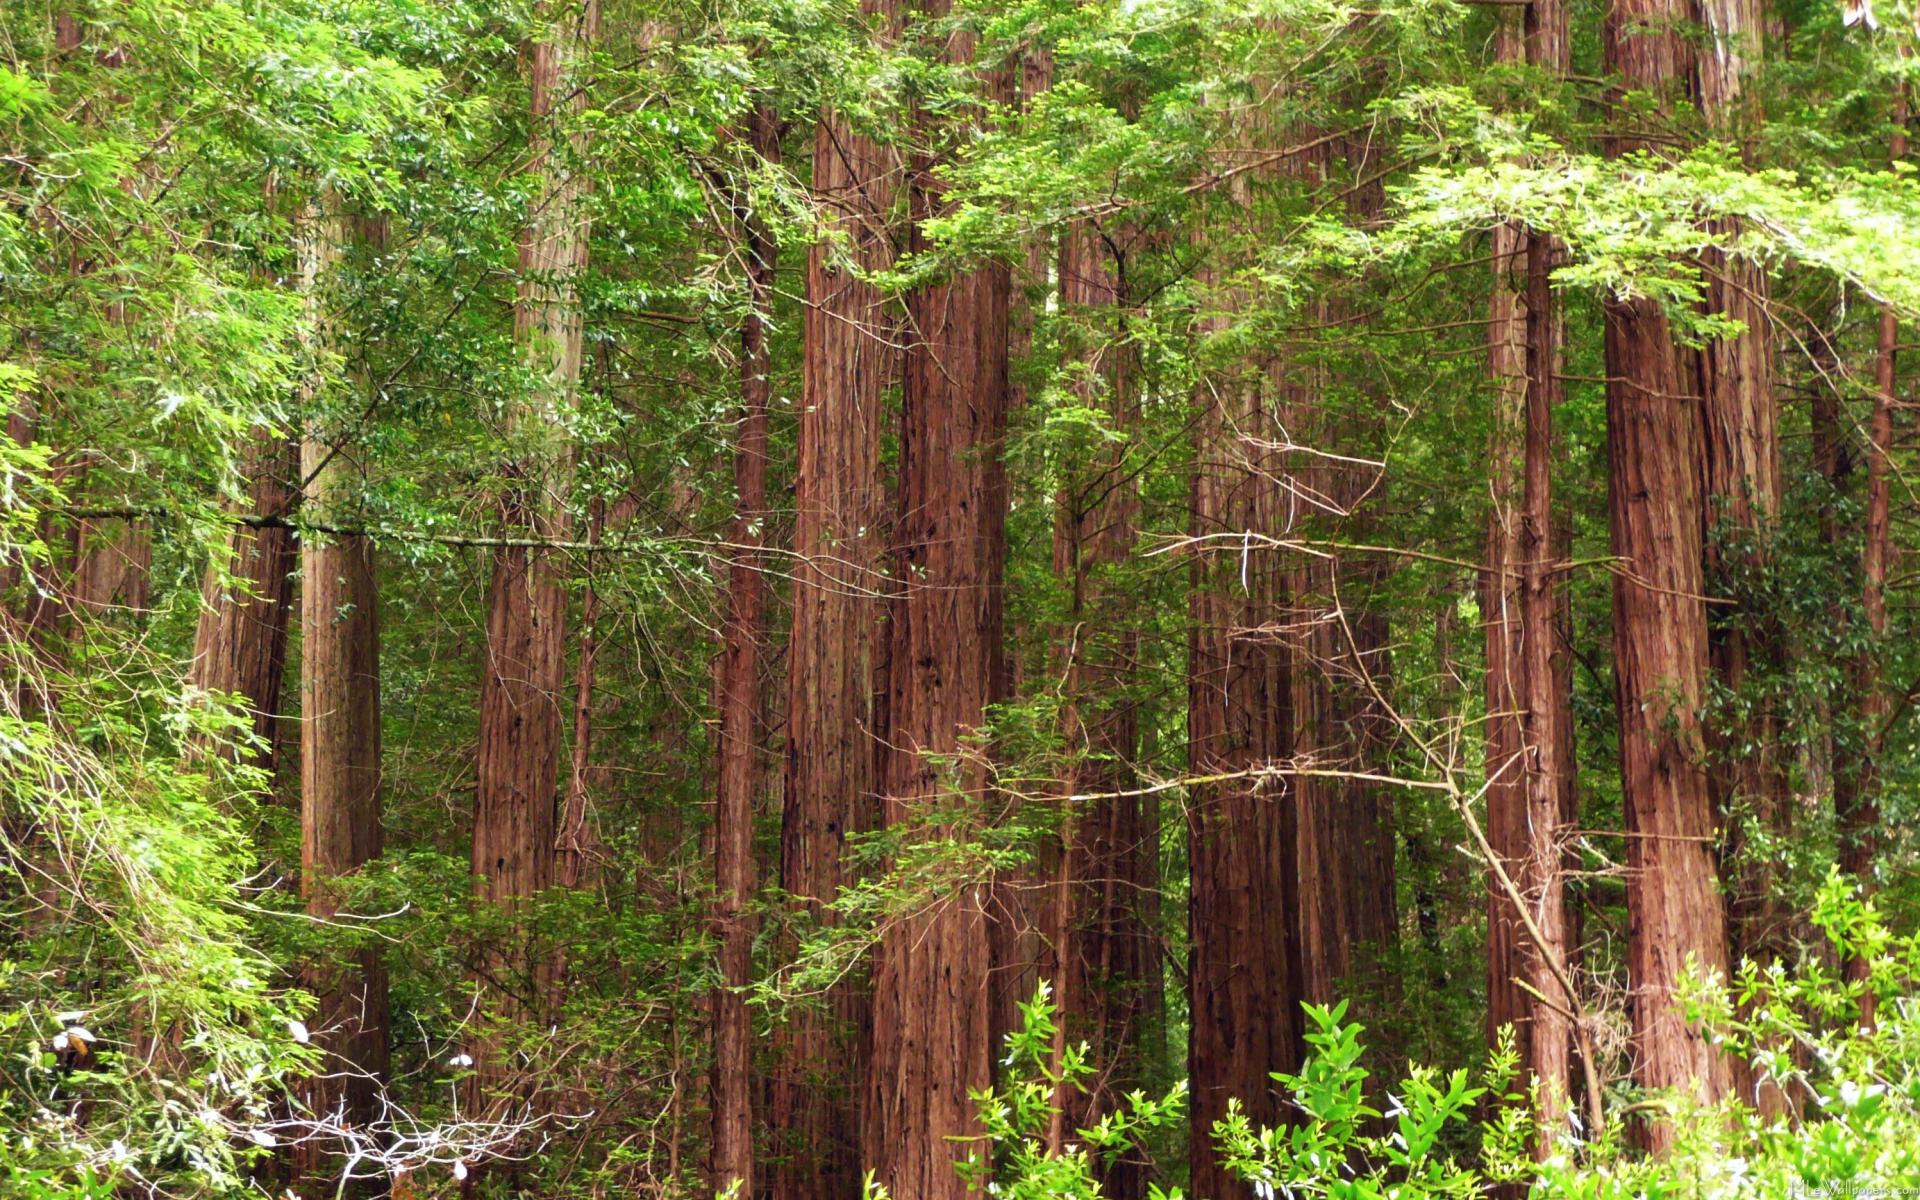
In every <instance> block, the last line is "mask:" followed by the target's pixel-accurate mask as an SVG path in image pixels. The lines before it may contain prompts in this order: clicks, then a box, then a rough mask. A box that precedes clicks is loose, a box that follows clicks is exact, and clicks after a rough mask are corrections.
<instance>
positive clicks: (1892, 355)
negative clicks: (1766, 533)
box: [1834, 87, 1907, 1024]
mask: <svg viewBox="0 0 1920 1200" xmlns="http://www.w3.org/2000/svg"><path fill="white" fill-rule="evenodd" d="M1894 121H1895V132H1894V135H1893V141H1892V144H1891V145H1890V146H1889V147H1888V152H1889V155H1888V156H1889V157H1890V158H1891V159H1892V160H1893V161H1895V162H1898V161H1900V160H1901V159H1903V158H1905V157H1906V155H1907V134H1906V121H1907V96H1906V91H1905V89H1904V87H1903V88H1902V90H1901V92H1900V94H1899V96H1898V98H1897V100H1896V101H1895V108H1894ZM1879 332H1880V338H1879V346H1878V347H1877V349H1878V353H1877V354H1876V355H1875V358H1874V368H1873V412H1872V415H1871V416H1870V417H1869V418H1868V422H1867V440H1868V442H1869V443H1870V444H1869V446H1868V448H1867V530H1866V541H1865V543H1864V544H1863V545H1862V547H1861V550H1860V607H1861V609H1862V611H1863V612H1864V613H1865V614H1866V618H1867V634H1868V640H1867V645H1866V648H1865V649H1863V650H1862V651H1861V652H1860V655H1859V658H1858V660H1857V662H1856V663H1855V666H1854V671H1853V691H1854V695H1855V696H1856V697H1857V702H1858V704H1859V706H1860V742H1861V745H1860V758H1859V764H1858V766H1857V767H1852V768H1849V770H1850V771H1851V772H1852V773H1853V774H1854V776H1855V777H1854V778H1853V779H1851V780H1850V781H1849V783H1848V786H1847V788H1846V789H1845V795H1844V797H1843V795H1842V792H1841V790H1840V789H1839V788H1837V787H1836V789H1835V806H1834V807H1835V813H1834V816H1835V818H1836V819H1837V820H1838V822H1839V824H1840V869H1841V870H1843V871H1845V872H1847V873H1848V874H1850V875H1852V876H1853V877H1854V878H1855V879H1856V880H1858V881H1859V883H1860V886H1861V887H1862V888H1863V889H1864V890H1866V891H1868V892H1872V891H1873V890H1874V888H1875V886H1876V880H1875V868H1874V859H1875V857H1876V855H1877V853H1878V849H1879V837H1878V832H1877V831H1878V827H1879V824H1880V794H1879V793H1880V779H1879V760H1880V752H1881V750H1882V748H1883V743H1884V742H1885V739H1886V732H1887V731H1886V724H1887V719H1888V716H1889V714H1890V713H1891V712H1892V709H1893V702H1892V697H1891V696H1889V695H1888V694H1887V690H1886V685H1885V684H1884V682H1883V681H1882V680H1881V677H1880V657H1879V656H1880V655H1881V654H1882V653H1883V650H1882V647H1883V645H1884V643H1885V639H1886V636H1887V569H1888V567H1889V566H1890V565H1891V560H1892V557H1893V540H1892V538H1893V528H1892V512H1891V500H1892V496H1891V485H1892V478H1893V464H1892V453H1893V406H1894V396H1893V388H1894V381H1895V368H1896V367H1897V365H1898V363H1897V361H1896V353H1897V347H1898V346H1899V341H1900V323H1899V320H1898V318H1897V317H1896V316H1895V315H1894V310H1893V309H1892V307H1891V306H1887V307H1883V308H1882V309H1881V310H1880V331H1879ZM1838 774H1839V772H1836V775H1838ZM1843 799H1844V801H1845V802H1844V804H1843V803H1842V800H1843ZM1867 969H1868V964H1867V962H1866V960H1864V959H1862V958H1858V957H1855V958H1850V959H1848V960H1847V967H1846V971H1847V978H1848V979H1849V980H1853V981H1864V980H1865V979H1866V977H1867ZM1874 1009H1875V997H1874V996H1873V995H1872V994H1871V993H1869V992H1866V991H1863V992H1862V993H1861V996H1860V1017H1861V1020H1862V1021H1863V1022H1865V1023H1867V1024H1871V1023H1873V1021H1874Z"/></svg>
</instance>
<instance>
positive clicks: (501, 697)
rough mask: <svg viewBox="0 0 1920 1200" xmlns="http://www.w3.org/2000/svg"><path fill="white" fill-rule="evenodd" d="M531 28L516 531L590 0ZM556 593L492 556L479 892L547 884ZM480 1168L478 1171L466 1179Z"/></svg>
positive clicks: (573, 185) (549, 401) (503, 985)
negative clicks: (531, 186)
mask: <svg viewBox="0 0 1920 1200" xmlns="http://www.w3.org/2000/svg"><path fill="white" fill-rule="evenodd" d="M543 16H544V18H545V19H546V20H547V21H548V25H547V27H546V29H545V31H544V36H543V38H542V40H540V41H538V42H535V43H533V44H532V45H531V46H530V47H529V48H528V52H527V56H526V57H527V61H528V76H529V83H530V86H531V104H532V116H533V154H532V157H531V159H530V161H529V164H528V166H527V168H526V169H527V170H528V171H529V172H530V173H531V174H532V175H533V176H534V178H535V180H536V188H535V192H536V194H535V196H534V199H533V202H532V204H533V207H532V209H531V213H530V216H529V218H528V221H527V224H526V225H525V227H524V228H523V229H522V230H521V235H520V254H519V268H520V283H519V295H518V299H517V302H516V304H515V308H514V337H515V340H516V341H517V342H519V344H520V345H521V347H522V348H523V349H524V351H525V353H526V355H527V360H528V364H529V366H530V367H531V368H532V370H533V371H534V372H535V374H536V375H537V376H538V377H539V382H538V383H537V384H535V385H534V387H533V389H532V393H531V394H530V395H528V396H526V397H525V398H523V399H522V400H521V401H520V402H519V404H518V405H517V406H516V407H515V408H514V409H513V410H512V411H510V412H509V413H508V415H507V429H506V433H507V436H508V438H509V440H510V445H511V449H510V457H509V458H508V461H507V462H506V463H505V464H504V471H503V473H504V475H505V476H506V478H507V480H508V485H507V490H506V493H505V495H503V496H502V498H501V518H502V526H503V528H504V529H506V530H507V531H508V532H509V533H512V534H513V535H515V536H517V537H521V538H531V539H536V540H539V539H562V538H565V537H566V536H567V532H568V529H569V515H568V509H567V501H568V492H569V483H570V479H571V473H572V470H571V468H572V458H571V445H570V442H569V440H568V439H567V437H566V435H565V432H564V417H565V414H566V413H567V412H568V410H570V409H571V408H572V406H573V404H574V402H575V394H576V392H577V390H578V387H579V381H580V365H581V363H580V351H581V322H580V308H579V292H578V277H579V275H580V274H581V273H582V272H583V271H584V270H585V269H586V256H587V218H586V214H585V211H584V207H583V200H584V197H585V189H586V182H585V179H584V178H583V177H582V176H581V175H580V174H579V173H578V170H577V166H578V164H577V162H576V161H570V160H577V159H578V158H579V156H580V155H581V154H583V153H584V150H585V144H584V135H582V134H579V133H577V132H576V133H574V134H573V136H572V144H571V145H570V146H566V147H562V146H561V145H560V144H559V142H558V139H559V138H560V137H562V136H563V135H564V134H565V133H566V130H565V128H564V126H565V123H566V122H567V120H568V119H569V118H570V117H573V116H577V115H578V114H579V113H580V112H581V111H583V109H584V106H585V101H586V96H585V92H584V89H583V88H582V87H581V86H580V79H579V75H578V72H579V71H580V69H581V68H582V67H583V65H584V61H585V57H586V54H587V51H588V48H589V47H590V46H591V44H592V40H593V37H594V35H595V33H596V29H597V25H598V20H599V6H598V0H584V3H582V4H580V5H578V6H575V5H573V4H571V3H567V4H555V5H552V6H550V7H549V8H548V9H547V10H546V12H545V13H544V14H543ZM566 617H567V604H566V591H565V589H564V587H563V586H562V581H561V577H560V564H559V562H558V560H557V558H556V556H555V554H554V553H553V552H550V551H546V550H541V549H536V548H528V547H524V546H512V547H502V548H499V549H497V550H495V551H494V553H493V575H492V581H491V583H490V585H489V588H488V593H487V644H486V660H485V670H484V674H483V676H482V679H481V688H480V740H479V747H478V755H477V758H476V763H475V789H474V813H473V850H472V871H473V875H474V891H475V895H476V897H477V898H478V899H480V900H483V901H486V902H489V903H493V904H497V905H501V906H503V907H505V908H508V909H511V908H513V907H514V906H515V905H516V904H517V903H518V902H519V901H521V900H524V899H526V898H528V897H531V896H533V895H535V894H536V893H538V892H540V891H541V890H543V889H545V888H546V887H548V886H550V885H551V884H552V883H553V871H554V793H555V789H556V786H557V783H558V774H559V761H560V730H561V714H562V713H563V711H564V706H565V704H566V699H565V695H564V693H565V686H566V683H565V677H566V647H565V636H566ZM543 961H544V960H543V958H542V956H539V955H529V954H527V953H526V952H525V951H524V950H514V951H503V952H497V953H495V954H494V955H492V956H490V958H489V961H487V962H486V963H485V964H483V967H482V971H481V974H482V978H483V980H484V979H486V978H489V977H490V978H491V979H492V980H493V981H494V982H495V984H496V985H497V988H498V989H499V990H496V991H495V992H494V993H493V994H492V995H490V996H489V998H488V1005H489V1009H490V1011H491V1012H492V1014H493V1015H494V1016H495V1017H496V1018H498V1019H502V1020H517V1019H519V1018H520V1017H521V1016H522V1015H523V1008H524V999H523V998H526V997H534V996H538V995H539V994H540V990H541V989H540V983H539V980H537V979H536V978H535V976H537V975H538V974H539V973H540V968H541V966H542V962H543ZM474 1058H475V1059H476V1060H477V1062H476V1073H475V1076H474V1085H475V1086H474V1090H473V1096H472V1099H473V1106H474V1107H475V1108H476V1109H478V1108H481V1107H483V1106H484V1105H486V1104H487V1103H488V1102H489V1099H490V1098H489V1095H488V1093H490V1092H493V1091H497V1090H498V1089H499V1088H500V1085H501V1084H502V1083H503V1082H504V1080H505V1079H506V1076H507V1064H506V1063H505V1062H504V1061H502V1059H501V1056H500V1054H499V1051H498V1048H497V1046H496V1045H493V1044H491V1039H484V1038H483V1039H480V1040H479V1041H477V1043H476V1045H475V1052H474ZM476 1178H477V1176H476Z"/></svg>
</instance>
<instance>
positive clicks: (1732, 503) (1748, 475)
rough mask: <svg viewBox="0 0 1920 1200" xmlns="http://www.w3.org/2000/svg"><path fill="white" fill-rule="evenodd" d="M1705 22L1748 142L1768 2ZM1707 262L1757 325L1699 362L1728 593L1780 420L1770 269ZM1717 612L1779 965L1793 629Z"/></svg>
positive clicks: (1754, 522) (1723, 100)
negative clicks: (1760, 837)
mask: <svg viewBox="0 0 1920 1200" xmlns="http://www.w3.org/2000/svg"><path fill="white" fill-rule="evenodd" d="M1700 16H1701V19H1702V23H1703V24H1704V25H1705V26H1706V31H1707V34H1708V36H1709V38H1710V40H1711V45H1710V46H1709V47H1708V49H1709V50H1710V51H1711V52H1710V53H1705V54H1701V55H1700V56H1699V57H1698V59H1697V61H1696V74H1697V77H1698V78H1697V83H1698V93H1699V99H1700V108H1701V111H1702V114H1703V115H1704V116H1705V117H1706V119H1707V122H1708V124H1709V125H1710V126H1711V127H1712V128H1713V129H1714V131H1715V132H1716V133H1717V134H1719V135H1720V136H1722V137H1727V138H1733V139H1739V138H1742V137H1744V136H1746V135H1747V134H1748V132H1749V131H1748V129H1747V128H1746V126H1747V125H1748V123H1749V121H1750V120H1751V118H1752V117H1753V116H1754V115H1755V107H1756V106H1755V105H1754V103H1753V102H1752V100H1751V99H1750V98H1749V97H1748V95H1747V83H1748V78H1749V76H1750V75H1751V74H1752V73H1753V71H1754V70H1756V68H1757V65H1758V61H1759V57H1760V52H1761V24H1760V22H1761V15H1760V5H1759V4H1758V3H1756V2H1755V0H1701V3H1700ZM1718 231H1719V232H1720V233H1721V234H1722V235H1723V236H1727V237H1732V236H1735V235H1737V234H1738V232H1739V223H1738V222H1735V221H1726V222H1721V223H1719V225H1718ZM1703 257H1704V261H1705V265H1706V269H1707V294H1706V301H1705V309H1706V311H1707V312H1708V313H1712V314H1721V315H1724V316H1726V317H1730V318H1732V319H1734V320H1737V321H1739V322H1741V323H1742V324H1743V325H1744V326H1745V328H1744V329H1743V330H1742V331H1741V332H1739V333H1736V334H1734V335H1732V336H1730V337H1726V338H1722V339H1719V340H1717V341H1714V342H1712V343H1709V344H1708V345H1707V346H1705V347H1704V348H1703V349H1702V350H1701V351H1700V353H1699V355H1698V357H1697V362H1698V367H1699V375H1700V398H1701V406H1702V407H1701V411H1702V416H1703V419H1704V422H1705V426H1704V432H1705V438H1704V441H1703V443H1702V449H1703V450H1704V451H1705V477H1706V492H1707V502H1708V506H1709V507H1708V512H1707V518H1708V529H1709V532H1710V534H1711V536H1710V537H1709V540H1708V543H1707V581H1708V588H1709V590H1710V591H1712V592H1713V593H1714V594H1716V595H1726V594H1728V593H1730V592H1734V591H1737V583H1738V578H1739V576H1741V575H1742V574H1756V573H1759V572H1762V571H1764V570H1765V569H1766V567H1767V563H1768V559H1769V554H1768V551H1767V549H1766V544H1767V539H1768V537H1769V536H1770V530H1771V527H1772V525H1773V523H1774V521H1775V520H1776V519H1777V517H1778V515H1779V511H1780V433H1779V413H1778V407H1777V404H1776V401H1775V399H1774V395H1773V335H1772V319H1771V317H1770V315H1769V313H1768V304H1767V299H1768V295H1767V293H1768V285H1767V273H1766V271H1765V270H1764V269H1762V268H1761V267H1760V266H1758V265H1757V264H1754V263H1749V262H1746V261H1744V260H1740V259H1735V258H1731V257H1729V256H1727V255H1724V254H1721V253H1718V252H1712V251H1710V252H1708V253H1707V254H1705V255H1704V256H1703ZM1729 543H1731V544H1729ZM1709 617H1710V618H1712V619H1711V620H1710V623H1709V627H1708V639H1709V641H1708V654H1709V660H1710V662H1711V664H1712V667H1713V671H1714V676H1715V678H1717V679H1718V680H1719V681H1720V683H1721V685H1722V687H1723V688H1724V689H1726V691H1727V692H1728V693H1730V694H1732V695H1735V696H1740V697H1741V698H1742V702H1741V703H1740V704H1738V705H1737V707H1736V709H1735V713H1734V714H1733V715H1731V716H1730V717H1728V718H1727V719H1726V720H1723V721H1718V722H1716V723H1715V725H1716V728H1715V729H1713V730H1712V731H1711V732H1712V737H1711V740H1710V742H1709V745H1710V747H1711V748H1712V750H1713V752H1714V756H1715V758H1716V759H1717V760H1718V762H1717V764H1716V769H1715V770H1714V771H1713V772H1712V773H1711V775H1710V778H1709V783H1710V784H1711V786H1712V787H1713V790H1714V811H1715V812H1716V813H1717V814H1718V815H1719V816H1720V818H1721V820H1722V822H1723V825H1724V836H1725V853H1726V859H1727V865H1728V866H1729V867H1730V868H1731V875H1730V887H1731V895H1730V897H1729V926H1728V937H1729V942H1730V945H1729V955H1730V957H1732V958H1733V959H1735V960H1737V959H1740V958H1750V959H1752V960H1754V961H1755V962H1756V963H1758V964H1760V965H1762V966H1765V965H1766V964H1768V963H1770V962H1773V961H1775V960H1776V959H1778V958H1780V956H1782V955H1783V954H1786V953H1788V952H1789V951H1790V950H1791V948H1792V940H1791V939H1792V928H1791V917H1790V915H1789V913H1788V911H1787V906H1786V904H1785V901H1784V897H1783V896H1782V894H1781V890H1780V888H1781V882H1782V881H1781V880H1780V879H1779V878H1778V877H1777V876H1778V872H1777V870H1776V869H1775V867H1774V865H1773V864H1772V863H1770V862H1768V861H1766V860H1764V859H1761V858H1757V857H1756V856H1755V854H1754V852H1753V850H1752V848H1751V839H1749V838H1748V837H1747V836H1746V830H1747V829H1749V828H1757V829H1760V830H1763V831H1765V832H1766V833H1768V834H1770V835H1773V836H1775V837H1780V836H1784V835H1786V834H1787V833H1788V831H1789V828H1790V818H1791V815H1792V796H1791V786H1790V781H1789V779H1788V776H1787V763H1786V759H1785V755H1784V754H1783V750H1782V746H1781V729H1780V725H1779V720H1778V718H1777V716H1776V715H1775V713H1774V710H1773V706H1772V704H1771V703H1769V702H1768V701H1767V698H1766V697H1765V696H1762V697H1760V698H1759V701H1760V702H1759V703H1751V702H1750V701H1751V699H1752V697H1750V696H1748V695H1744V694H1743V693H1749V692H1750V691H1751V689H1752V688H1753V687H1754V686H1755V681H1754V676H1755V675H1756V674H1757V675H1759V676H1761V677H1762V679H1763V680H1764V679H1765V677H1767V676H1769V675H1772V674H1774V673H1775V672H1777V671H1778V669H1779V666H1780V662H1779V658H1780V655H1781V653H1782V652H1783V648H1784V634H1783V631H1782V630H1781V628H1780V621H1779V618H1778V615H1777V614H1774V613H1770V612H1754V611H1752V610H1751V609H1750V608H1748V609H1736V608H1722V609H1719V610H1717V611H1716V612H1713V613H1710V614H1709ZM1762 686H1764V684H1763V685H1762ZM1735 1074H1736V1077H1737V1082H1738V1083H1739V1084H1740V1087H1741V1090H1742V1091H1743V1092H1748V1091H1750V1090H1751V1087H1752V1084H1753V1081H1752V1080H1751V1079H1750V1078H1749V1076H1750V1074H1751V1073H1750V1072H1749V1071H1748V1070H1747V1069H1746V1064H1745V1062H1744V1061H1736V1063H1735ZM1750 1098H1752V1099H1754V1100H1756V1101H1757V1102H1758V1103H1760V1104H1761V1105H1762V1106H1763V1107H1765V1108H1767V1109H1768V1110H1769V1111H1770V1112H1776V1113H1777V1112H1778V1111H1779V1109H1780V1101H1781V1095H1780V1092H1779V1090H1778V1089H1777V1088H1773V1087H1768V1088H1765V1089H1764V1090H1762V1091H1761V1092H1760V1093H1759V1094H1758V1095H1757V1096H1752V1097H1750Z"/></svg>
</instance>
